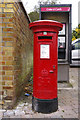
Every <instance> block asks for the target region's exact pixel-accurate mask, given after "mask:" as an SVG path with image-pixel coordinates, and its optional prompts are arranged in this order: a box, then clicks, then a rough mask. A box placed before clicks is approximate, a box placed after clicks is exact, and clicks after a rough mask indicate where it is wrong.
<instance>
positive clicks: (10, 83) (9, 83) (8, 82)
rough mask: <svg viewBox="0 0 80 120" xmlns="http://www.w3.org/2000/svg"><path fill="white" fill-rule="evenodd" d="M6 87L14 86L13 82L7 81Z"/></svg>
mask: <svg viewBox="0 0 80 120" xmlns="http://www.w3.org/2000/svg"><path fill="white" fill-rule="evenodd" d="M5 85H13V82H12V81H5Z"/></svg>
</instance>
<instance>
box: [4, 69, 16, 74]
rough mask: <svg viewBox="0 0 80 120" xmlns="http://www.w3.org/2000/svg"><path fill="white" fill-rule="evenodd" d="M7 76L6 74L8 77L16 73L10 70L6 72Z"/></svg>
mask: <svg viewBox="0 0 80 120" xmlns="http://www.w3.org/2000/svg"><path fill="white" fill-rule="evenodd" d="M5 74H6V75H13V74H14V73H13V71H11V70H10V71H9V70H8V71H6V73H5Z"/></svg>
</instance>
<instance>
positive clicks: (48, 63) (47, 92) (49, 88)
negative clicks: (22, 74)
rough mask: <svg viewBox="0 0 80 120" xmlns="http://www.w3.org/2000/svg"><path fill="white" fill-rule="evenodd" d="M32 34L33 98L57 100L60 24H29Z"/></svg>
mask: <svg viewBox="0 0 80 120" xmlns="http://www.w3.org/2000/svg"><path fill="white" fill-rule="evenodd" d="M30 28H31V29H32V30H33V32H34V53H33V54H34V58H33V60H34V61H33V96H34V97H35V98H38V99H54V98H57V56H58V55H57V53H58V49H57V48H58V47H57V39H58V31H59V30H61V29H62V24H61V23H58V22H55V21H50V20H49V21H36V22H33V23H30Z"/></svg>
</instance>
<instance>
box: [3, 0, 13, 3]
mask: <svg viewBox="0 0 80 120" xmlns="http://www.w3.org/2000/svg"><path fill="white" fill-rule="evenodd" d="M14 1H15V0H4V3H12V2H14Z"/></svg>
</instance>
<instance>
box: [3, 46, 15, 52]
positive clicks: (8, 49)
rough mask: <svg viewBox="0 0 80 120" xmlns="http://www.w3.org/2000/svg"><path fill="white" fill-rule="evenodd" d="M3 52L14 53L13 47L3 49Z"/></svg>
mask: <svg viewBox="0 0 80 120" xmlns="http://www.w3.org/2000/svg"><path fill="white" fill-rule="evenodd" d="M3 51H14V48H13V47H3Z"/></svg>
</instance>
